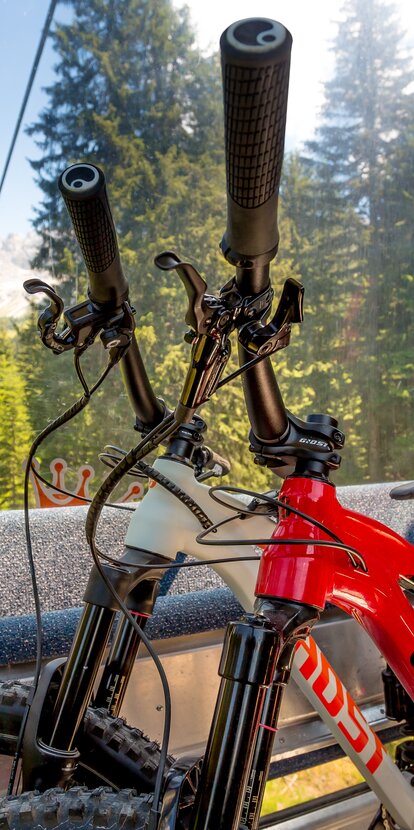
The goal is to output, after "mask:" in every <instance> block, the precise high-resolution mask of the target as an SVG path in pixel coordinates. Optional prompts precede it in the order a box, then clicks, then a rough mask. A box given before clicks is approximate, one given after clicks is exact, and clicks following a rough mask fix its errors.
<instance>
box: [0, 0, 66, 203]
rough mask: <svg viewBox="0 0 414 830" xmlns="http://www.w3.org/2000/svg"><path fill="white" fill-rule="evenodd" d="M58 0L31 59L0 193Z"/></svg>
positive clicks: (49, 13)
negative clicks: (31, 64)
mask: <svg viewBox="0 0 414 830" xmlns="http://www.w3.org/2000/svg"><path fill="white" fill-rule="evenodd" d="M58 2H59V0H51V2H50V5H49V10H48V13H47V16H46V20H45V24H44V26H43V30H42V34H41V36H40V41H39V45H38V47H37V52H36V55H35V59H34V61H33V66H32V70H31V72H30V77H29V80H28V83H27V87H26V91H25V93H24V97H23V101H22V105H21V107H20V112H19V115H18V116H17V121H16V126H15V128H14V133H13V138H12V140H11V144H10V148H9V152H8V154H7V158H6V162H5V165H4V169H3V173H2V177H1V181H0V193H1V191H2V188H3V184H4V181H5V179H6V175H7V171H8V169H9V164H10V161H11V157H12V155H13V150H14V147H15V144H16V141H17V136H18V135H19V131H20V127H21V123H22V121H23V116H24V113H25V110H26V106H27V102H28V100H29V95H30V92H31V89H32V86H33V81H34V79H35V76H36V72H37V68H38V66H39V63H40V58H41V57H42V53H43V49H44V46H45V43H46V39H47V36H48V34H49V29H50V26H51V23H52V20H53V15H54V13H55V9H56V6H57V4H58Z"/></svg>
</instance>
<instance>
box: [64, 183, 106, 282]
mask: <svg viewBox="0 0 414 830" xmlns="http://www.w3.org/2000/svg"><path fill="white" fill-rule="evenodd" d="M64 199H65V204H66V207H67V209H68V212H69V214H70V217H71V219H72V223H73V228H74V231H75V234H76V239H77V240H78V242H79V246H80V249H81V251H82V256H83V258H84V260H85V263H86V267H87V268H88V269H89V270H90V271H92V272H93V273H95V274H100V273H102V272H103V271H106V269H107V268H109V266H110V265H111V263H112V262H113V261H114V259H115V256H116V254H117V252H118V245H117V241H116V237H115V235H114V231H113V228H112V225H111V222H110V220H109V217H108V214H107V212H106V210H105V207H104V205H103V203H102V201H101V200H100V199H91V200H87V201H73V200H72V199H68V198H65V197H64ZM108 210H109V208H108Z"/></svg>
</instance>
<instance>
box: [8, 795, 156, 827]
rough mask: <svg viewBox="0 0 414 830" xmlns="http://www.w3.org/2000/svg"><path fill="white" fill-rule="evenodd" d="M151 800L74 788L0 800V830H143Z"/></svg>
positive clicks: (147, 797) (148, 796)
mask: <svg viewBox="0 0 414 830" xmlns="http://www.w3.org/2000/svg"><path fill="white" fill-rule="evenodd" d="M150 808H151V796H150V795H144V796H137V795H136V792H135V790H120V791H119V792H113V790H110V789H109V788H107V787H98V788H97V789H95V790H87V789H86V788H85V787H73V788H72V789H70V790H67V791H66V792H65V791H64V790H61V789H52V790H46V792H44V793H23V794H22V795H17V796H8V797H6V798H3V799H1V800H0V828H1V830H29V829H30V830H33V828H36V830H43V828H48V830H53V828H56V830H57V828H60V830H62V828H63V827H64V828H65V830H92V828H93V829H94V830H96V828H109V829H110V830H118V828H119V830H121V828H123V830H144V828H145V823H146V818H147V816H148V813H149V811H150Z"/></svg>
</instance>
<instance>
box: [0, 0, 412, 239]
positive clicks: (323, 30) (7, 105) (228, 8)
mask: <svg viewBox="0 0 414 830" xmlns="http://www.w3.org/2000/svg"><path fill="white" fill-rule="evenodd" d="M154 2H156V0H154ZM174 4H175V5H176V6H177V7H179V6H181V5H183V4H182V3H181V2H179V0H174ZM187 5H188V6H189V8H190V13H191V18H192V21H193V24H194V28H195V30H196V33H197V38H198V42H199V44H200V46H201V47H202V48H203V49H210V50H211V49H214V48H218V42H219V38H220V34H221V32H222V31H223V30H224V29H225V28H226V26H228V25H229V24H230V23H232V22H233V21H234V20H238V19H242V18H244V17H252V16H265V17H270V18H273V19H276V20H279V21H280V22H282V23H283V24H284V25H285V26H287V28H288V29H289V30H290V31H291V33H292V36H293V50H292V68H291V77H290V92H289V107H288V123H287V135H286V145H287V147H289V148H291V147H294V146H298V145H300V144H301V143H302V142H303V141H305V140H306V139H308V138H310V137H311V136H312V134H313V131H314V128H315V124H316V121H317V117H318V111H319V109H320V106H321V103H322V100H323V83H324V81H325V80H326V79H327V78H328V77H329V75H330V74H331V72H332V68H333V63H334V55H333V53H332V50H331V49H330V44H331V43H332V39H333V37H334V36H335V31H336V22H337V21H338V19H339V18H340V9H341V7H342V5H343V3H342V0H313V2H310V0H255V2H253V0H224V2H223V0H222V2H220V3H219V2H216V0H210V2H208V0H187ZM396 6H397V9H398V12H399V16H400V19H401V21H402V25H403V27H404V28H405V29H406V30H408V35H409V41H410V42H411V44H413V36H414V32H413V25H412V19H413V10H412V0H397V3H396ZM48 7H49V0H0V112H1V113H2V118H1V130H0V171H2V169H3V165H4V162H5V159H6V155H7V151H8V148H9V145H10V141H11V137H12V134H13V130H14V126H15V122H16V118H17V114H18V112H19V109H20V106H21V102H22V98H23V95H24V91H25V88H26V84H27V81H28V77H29V74H30V69H31V65H32V62H33V58H34V55H35V52H36V49H37V45H38V42H39V38H40V34H41V30H42V27H43V24H44V21H45V18H46V13H47V10H48ZM67 15H68V11H67V9H66V8H65V7H63V6H61V5H59V4H58V7H57V10H56V13H55V18H56V19H57V20H62V19H64V16H67ZM53 62H54V55H53V51H52V49H51V46H50V45H47V46H46V48H45V50H44V53H43V56H42V60H41V63H40V66H39V69H38V72H37V75H36V79H35V83H34V87H33V89H32V93H31V96H30V99H29V103H28V106H27V109H26V114H25V117H24V122H23V127H24V125H25V124H29V123H31V122H33V121H35V120H36V117H37V115H38V113H39V111H40V110H41V109H42V107H43V106H44V105H45V104H46V101H47V98H46V96H45V93H44V92H42V88H43V87H44V86H45V85H47V84H50V83H51V82H53V69H52V67H53ZM37 153H38V151H37V150H36V148H35V147H34V146H33V143H32V141H31V139H29V137H28V136H26V135H25V134H24V129H21V131H20V135H19V139H18V141H17V144H16V147H15V151H14V155H13V158H12V161H11V164H10V168H9V172H8V176H7V179H6V183H5V185H4V188H3V191H2V193H1V195H0V238H1V237H4V236H6V235H7V234H9V233H25V232H26V231H27V230H29V229H30V217H31V216H32V215H33V209H34V207H35V205H36V204H37V203H39V200H40V193H39V190H38V189H37V187H36V185H35V184H34V182H33V172H32V170H31V167H30V165H29V162H28V158H34V157H35V156H36V155H37Z"/></svg>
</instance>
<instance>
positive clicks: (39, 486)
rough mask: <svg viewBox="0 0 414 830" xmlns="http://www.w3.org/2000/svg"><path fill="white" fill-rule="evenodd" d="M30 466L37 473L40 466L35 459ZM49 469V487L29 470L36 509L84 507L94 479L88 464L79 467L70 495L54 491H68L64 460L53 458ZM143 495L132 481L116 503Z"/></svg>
mask: <svg viewBox="0 0 414 830" xmlns="http://www.w3.org/2000/svg"><path fill="white" fill-rule="evenodd" d="M32 466H33V467H34V470H35V471H36V472H38V471H39V469H40V464H39V462H38V460H37V459H36V458H34V459H33V464H32ZM49 468H50V472H51V474H52V481H51V484H50V485H49V484H45V483H44V482H43V481H40V479H39V478H37V476H36V475H35V474H34V473H33V470H30V481H31V483H32V486H33V490H34V495H35V500H36V507H76V506H78V505H84V504H85V503H86V502H85V499H90V498H91V497H90V495H89V483H90V482H91V481H92V479H93V478H94V475H95V470H94V468H93V467H91V465H90V464H83V465H82V467H79V469H78V477H77V482H76V487H75V489H74V491H73V493H72V495H65V494H64V493H59V492H58V490H56V489H55V488H58V489H59V490H67V489H68V488H67V487H66V486H65V475H66V472H67V469H68V465H67V463H66V461H65V459H64V458H54V459H53V461H51V462H50V464H49ZM143 495H144V486H143V485H142V484H141V483H140V482H138V481H133V482H131V484H130V485H129V487H128V489H127V491H126V492H125V493H124V494H123V496H121V497H120V498H119V497H118V498H117V503H118V504H124V503H125V502H134V501H138V500H139V499H140V498H142V496H143Z"/></svg>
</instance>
